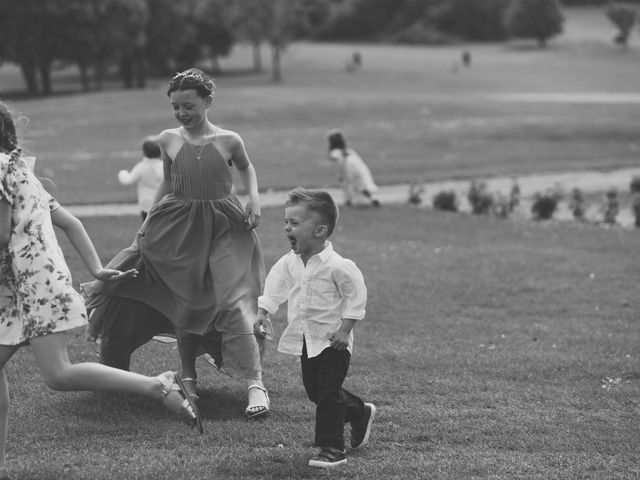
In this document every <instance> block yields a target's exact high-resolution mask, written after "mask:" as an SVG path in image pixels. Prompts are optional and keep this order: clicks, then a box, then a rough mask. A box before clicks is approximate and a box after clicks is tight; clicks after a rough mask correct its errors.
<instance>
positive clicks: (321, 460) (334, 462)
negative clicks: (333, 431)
mask: <svg viewBox="0 0 640 480" xmlns="http://www.w3.org/2000/svg"><path fill="white" fill-rule="evenodd" d="M345 463H347V456H346V455H345V451H344V450H338V449H337V448H330V447H325V448H322V449H321V450H320V451H319V452H318V454H317V455H316V456H314V457H313V458H312V459H311V460H309V466H310V467H316V468H333V467H337V466H338V465H343V464H345Z"/></svg>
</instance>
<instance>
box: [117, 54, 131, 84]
mask: <svg viewBox="0 0 640 480" xmlns="http://www.w3.org/2000/svg"><path fill="white" fill-rule="evenodd" d="M120 76H121V77H122V84H123V85H124V88H133V59H132V58H131V57H130V56H128V55H123V56H122V60H120Z"/></svg>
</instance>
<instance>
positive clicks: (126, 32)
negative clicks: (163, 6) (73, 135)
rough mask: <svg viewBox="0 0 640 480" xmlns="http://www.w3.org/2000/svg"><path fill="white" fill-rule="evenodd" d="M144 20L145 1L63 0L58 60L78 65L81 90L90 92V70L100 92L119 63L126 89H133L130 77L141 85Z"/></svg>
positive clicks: (146, 15) (143, 74) (143, 70)
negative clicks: (60, 53)
mask: <svg viewBox="0 0 640 480" xmlns="http://www.w3.org/2000/svg"><path fill="white" fill-rule="evenodd" d="M147 18H148V11H147V5H146V3H145V0H67V2H66V15H65V25H66V26H67V28H66V29H65V31H64V32H62V34H61V41H62V43H63V45H64V53H63V54H62V55H63V56H62V58H64V59H67V60H71V61H73V62H75V63H76V64H77V65H78V68H79V70H80V78H81V81H82V86H83V89H84V90H89V89H90V78H89V71H90V70H93V78H94V83H95V86H96V88H98V89H100V88H102V84H103V81H104V76H105V74H106V70H107V68H108V67H109V66H110V65H113V64H119V66H120V72H121V74H122V77H123V82H124V85H125V86H126V87H128V88H130V87H132V86H133V84H134V77H135V83H136V84H137V86H139V87H142V86H144V83H145V68H144V59H143V51H144V43H145V36H144V34H145V28H146V23H147Z"/></svg>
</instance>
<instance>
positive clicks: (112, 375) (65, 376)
mask: <svg viewBox="0 0 640 480" xmlns="http://www.w3.org/2000/svg"><path fill="white" fill-rule="evenodd" d="M30 343H31V348H32V350H33V353H34V354H35V357H36V362H37V363H38V368H39V369H40V372H41V373H42V376H43V377H44V379H45V381H46V382H47V385H48V386H49V387H51V388H53V389H54V390H102V391H111V392H126V393H136V394H139V395H144V396H147V397H151V398H156V399H162V402H163V403H164V405H165V406H166V407H167V408H168V409H169V410H171V411H172V412H174V413H175V414H177V415H178V417H180V418H181V419H182V420H183V421H185V422H186V423H187V424H189V425H197V426H198V429H199V430H200V433H202V423H201V420H200V417H199V415H198V412H197V408H196V406H195V404H194V403H193V402H192V401H191V400H189V399H188V398H186V392H184V391H183V390H182V388H181V387H180V386H179V384H178V383H177V382H176V379H175V376H174V374H173V372H166V373H163V374H161V375H158V376H157V377H146V376H144V375H140V374H138V373H133V372H128V371H125V370H119V369H117V368H112V367H107V366H106V365H102V364H100V363H89V362H85V363H77V364H75V365H72V364H71V362H70V361H69V355H68V353H67V345H66V340H65V337H64V334H61V333H55V334H51V335H45V336H43V337H38V338H33V339H31V340H30Z"/></svg>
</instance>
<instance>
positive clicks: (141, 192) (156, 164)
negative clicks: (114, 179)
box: [118, 137, 164, 221]
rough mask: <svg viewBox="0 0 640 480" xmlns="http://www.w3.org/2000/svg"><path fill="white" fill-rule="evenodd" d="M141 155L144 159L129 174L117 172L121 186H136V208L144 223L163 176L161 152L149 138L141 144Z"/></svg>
mask: <svg viewBox="0 0 640 480" xmlns="http://www.w3.org/2000/svg"><path fill="white" fill-rule="evenodd" d="M142 154H143V155H144V157H143V158H142V160H140V161H139V162H138V163H136V164H135V165H134V167H133V169H132V170H131V171H130V172H128V171H127V170H120V171H119V172H118V181H119V182H120V183H121V184H122V185H131V184H132V183H135V184H136V185H137V191H138V207H140V215H141V216H142V220H143V221H144V219H146V218H147V213H148V212H149V210H151V207H152V206H153V199H154V198H155V196H156V192H157V191H158V187H159V186H160V183H161V182H162V179H163V178H164V176H163V173H162V159H161V158H160V157H161V156H162V152H161V151H160V146H159V145H158V144H157V143H156V142H155V141H154V140H153V139H152V138H151V137H147V138H146V139H145V141H144V142H143V143H142Z"/></svg>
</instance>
